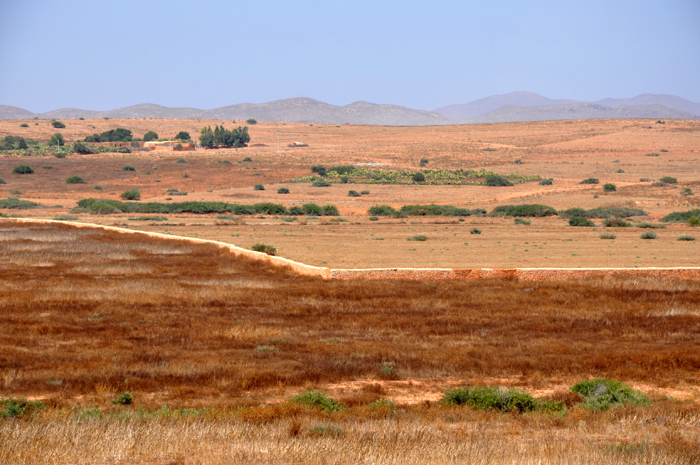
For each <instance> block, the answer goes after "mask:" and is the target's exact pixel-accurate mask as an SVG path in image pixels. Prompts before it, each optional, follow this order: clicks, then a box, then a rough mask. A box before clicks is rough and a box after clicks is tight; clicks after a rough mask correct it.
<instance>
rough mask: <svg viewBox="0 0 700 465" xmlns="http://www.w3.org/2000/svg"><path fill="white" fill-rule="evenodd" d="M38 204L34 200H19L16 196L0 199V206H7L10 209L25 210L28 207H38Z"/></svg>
mask: <svg viewBox="0 0 700 465" xmlns="http://www.w3.org/2000/svg"><path fill="white" fill-rule="evenodd" d="M40 207H43V205H40V204H38V203H35V202H30V201H29V200H20V199H18V198H17V197H8V198H6V199H0V208H8V209H11V210H27V209H30V208H40Z"/></svg>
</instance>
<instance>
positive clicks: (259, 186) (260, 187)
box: [253, 184, 265, 191]
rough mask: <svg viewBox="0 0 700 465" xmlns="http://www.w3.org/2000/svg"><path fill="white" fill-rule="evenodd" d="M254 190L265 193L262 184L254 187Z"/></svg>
mask: <svg viewBox="0 0 700 465" xmlns="http://www.w3.org/2000/svg"><path fill="white" fill-rule="evenodd" d="M253 190H254V191H264V190H265V186H263V185H262V184H256V185H255V186H253Z"/></svg>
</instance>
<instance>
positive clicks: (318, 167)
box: [311, 165, 327, 176]
mask: <svg viewBox="0 0 700 465" xmlns="http://www.w3.org/2000/svg"><path fill="white" fill-rule="evenodd" d="M311 172H312V173H318V174H319V175H321V176H325V175H326V173H327V170H326V168H325V167H324V166H323V165H314V166H312V167H311Z"/></svg>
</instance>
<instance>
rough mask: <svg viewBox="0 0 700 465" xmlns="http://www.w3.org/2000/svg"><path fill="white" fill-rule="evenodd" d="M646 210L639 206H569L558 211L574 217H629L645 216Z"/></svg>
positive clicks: (560, 213) (562, 214)
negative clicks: (588, 208) (587, 207)
mask: <svg viewBox="0 0 700 465" xmlns="http://www.w3.org/2000/svg"><path fill="white" fill-rule="evenodd" d="M646 214H647V213H646V212H645V211H644V210H642V209H639V208H627V207H598V208H594V209H592V210H585V209H583V208H569V209H568V210H562V211H560V212H559V215H560V216H566V217H570V218H571V217H574V216H579V217H582V218H610V217H613V216H615V217H618V218H629V217H630V216H646Z"/></svg>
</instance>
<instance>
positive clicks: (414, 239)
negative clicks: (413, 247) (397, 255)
mask: <svg viewBox="0 0 700 465" xmlns="http://www.w3.org/2000/svg"><path fill="white" fill-rule="evenodd" d="M406 240H407V241H417V242H425V241H427V240H428V236H413V237H409V238H408V239H406Z"/></svg>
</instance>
